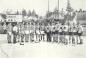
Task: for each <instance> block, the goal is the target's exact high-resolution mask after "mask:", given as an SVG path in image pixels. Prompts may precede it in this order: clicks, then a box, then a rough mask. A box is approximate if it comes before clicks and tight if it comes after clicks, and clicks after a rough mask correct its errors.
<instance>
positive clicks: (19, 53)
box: [0, 35, 86, 58]
mask: <svg viewBox="0 0 86 58" xmlns="http://www.w3.org/2000/svg"><path fill="white" fill-rule="evenodd" d="M82 38H83V41H84V42H83V44H82V45H71V44H70V45H62V44H57V43H46V42H41V43H25V44H24V45H20V44H19V43H17V44H7V43H6V40H5V39H6V35H2V36H1V35H0V58H86V50H85V49H86V37H85V36H82ZM2 39H3V40H2ZM2 41H3V42H4V43H2Z"/></svg>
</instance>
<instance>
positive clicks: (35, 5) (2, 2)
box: [0, 0, 86, 15]
mask: <svg viewBox="0 0 86 58" xmlns="http://www.w3.org/2000/svg"><path fill="white" fill-rule="evenodd" d="M59 1H60V9H62V8H64V9H65V8H66V5H67V0H59ZM57 3H58V0H50V10H51V11H52V10H53V9H54V8H55V7H57V5H58V4H57ZM70 3H71V6H72V7H73V8H74V9H77V10H78V9H80V8H82V9H84V10H86V0H70ZM47 5H48V0H0V10H3V9H7V8H10V9H22V8H24V9H27V10H33V9H35V11H36V12H37V13H38V14H39V15H44V14H45V13H46V11H47V8H48V7H47Z"/></svg>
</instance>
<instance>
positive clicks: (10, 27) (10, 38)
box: [7, 23, 13, 43]
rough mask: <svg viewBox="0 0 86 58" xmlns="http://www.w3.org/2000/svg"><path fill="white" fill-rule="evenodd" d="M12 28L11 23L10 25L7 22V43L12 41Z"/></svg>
mask: <svg viewBox="0 0 86 58" xmlns="http://www.w3.org/2000/svg"><path fill="white" fill-rule="evenodd" d="M12 29H13V27H12V25H11V23H9V24H8V26H7V40H8V43H11V42H12V35H13V34H12Z"/></svg>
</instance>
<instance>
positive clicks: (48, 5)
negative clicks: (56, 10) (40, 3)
mask: <svg viewBox="0 0 86 58" xmlns="http://www.w3.org/2000/svg"><path fill="white" fill-rule="evenodd" d="M49 7H50V6H49V0H48V12H49V11H50V10H49Z"/></svg>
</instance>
